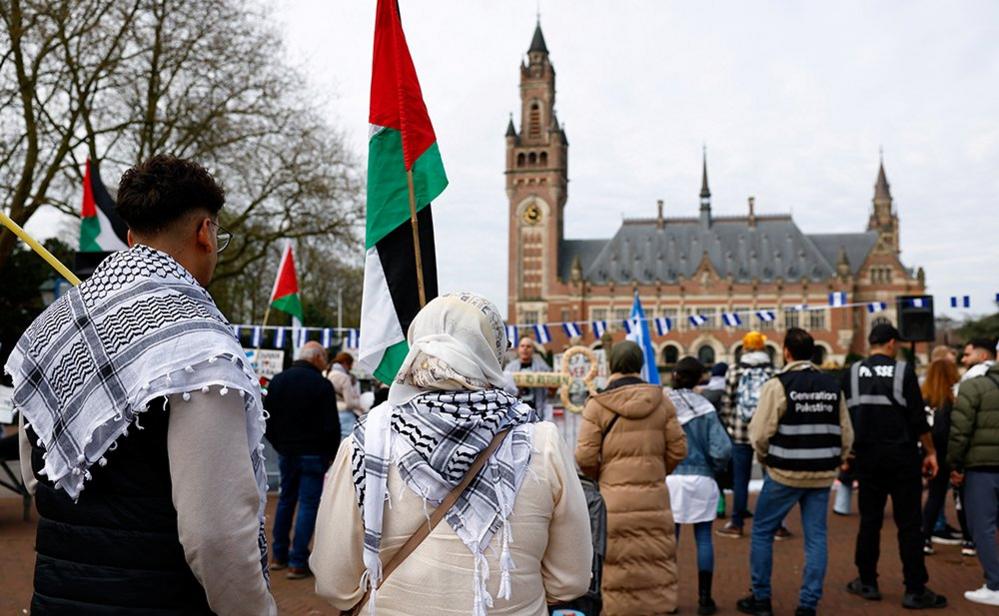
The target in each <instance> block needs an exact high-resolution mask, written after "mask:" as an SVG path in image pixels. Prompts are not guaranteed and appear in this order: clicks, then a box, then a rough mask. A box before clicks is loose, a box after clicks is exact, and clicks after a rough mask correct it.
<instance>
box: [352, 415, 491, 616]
mask: <svg viewBox="0 0 999 616" xmlns="http://www.w3.org/2000/svg"><path fill="white" fill-rule="evenodd" d="M509 432H510V428H507V429H506V430H501V431H499V432H497V433H496V436H494V437H493V440H492V441H491V442H490V443H489V446H488V447H486V448H485V449H483V450H482V452H481V453H479V456H478V457H477V458H475V461H474V462H472V466H470V467H469V468H468V472H467V473H465V476H464V478H462V480H461V482H460V483H459V484H458V485H456V486H455V487H454V489H453V490H451V491H450V492H449V493H448V495H447V496H445V497H444V500H442V501H441V504H440V505H438V506H437V508H436V509H434V512H433V513H431V514H430V520H429V522H428V523H427V524H420V526H419V528H417V529H416V532H414V533H413V534H412V535H411V536H410V537H409V539H407V540H406V543H404V544H402V547H401V548H399V551H397V552H396V553H395V554H394V555H393V556H392V558H391V559H389V561H388V562H387V563H386V564H385V566H384V567H383V568H382V579H381V581H380V582H379V583H378V587H379V588H381V586H382V584H384V583H385V580H387V579H388V576H390V575H392V572H393V571H395V570H396V568H397V567H398V566H399V565H401V564H402V562H403V561H404V560H406V558H407V557H408V556H409V555H410V554H412V553H413V552H414V551H415V550H416V548H418V547H419V546H420V544H421V543H423V540H424V539H426V538H427V537H429V536H430V533H431V532H433V530H434V528H436V527H437V525H438V524H440V522H441V520H443V519H444V516H445V515H447V512H448V511H450V510H451V507H453V506H454V504H455V503H456V502H458V498H459V497H460V496H461V494H462V492H464V491H465V488H467V487H468V486H469V485H470V484H471V483H472V481H473V480H474V479H475V477H476V475H478V474H479V471H480V470H482V467H483V466H484V465H485V464H486V460H488V459H489V456H491V455H493V453H494V452H495V451H496V450H497V449H499V446H500V444H501V443H502V442H503V438H504V437H506V435H507V433H509ZM370 596H371V589H370V588H369V589H368V590H367V591H365V593H364V596H362V597H361V600H360V601H358V602H357V603H356V604H355V605H354V607H352V608H351V609H350V611H348V612H346V613H347V614H349V615H350V616H354V615H355V614H359V613H360V612H361V610H362V609H364V606H365V605H366V604H367V603H368V598H369V597H370Z"/></svg>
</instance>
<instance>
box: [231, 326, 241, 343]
mask: <svg viewBox="0 0 999 616" xmlns="http://www.w3.org/2000/svg"><path fill="white" fill-rule="evenodd" d="M241 333H242V332H241V331H240V328H239V325H233V326H232V335H233V336H236V340H239V335H240V334H241Z"/></svg>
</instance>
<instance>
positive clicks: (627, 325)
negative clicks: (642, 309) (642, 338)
mask: <svg viewBox="0 0 999 616" xmlns="http://www.w3.org/2000/svg"><path fill="white" fill-rule="evenodd" d="M621 326H622V327H624V333H625V334H630V333H631V332H633V331H635V322H634V321H632V320H631V319H628V320H627V321H621Z"/></svg>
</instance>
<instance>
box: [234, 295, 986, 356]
mask: <svg viewBox="0 0 999 616" xmlns="http://www.w3.org/2000/svg"><path fill="white" fill-rule="evenodd" d="M847 299H848V298H847V294H846V293H845V292H843V291H835V292H832V293H830V294H829V301H828V303H827V304H824V305H809V304H797V305H794V306H788V307H787V308H786V309H788V310H794V311H796V312H808V311H812V310H825V309H826V308H856V307H863V308H865V309H866V310H867V312H868V313H870V314H877V313H879V312H884V311H885V310H887V309H888V303H887V302H856V303H850V302H848V301H847ZM949 300H950V301H949V305H950V307H951V308H971V296H969V295H953V296H950V298H949ZM995 301H996V303H997V304H999V293H996V297H995ZM908 302H909V303H910V305H911V306H912V307H914V308H925V307H926V305H927V304H928V303H929V302H928V298H927V297H926V296H924V297H915V298H910V299H909V300H908ZM753 317H755V318H756V319H758V320H759V321H760V322H761V323H773V322H774V321H776V320H777V313H776V312H775V311H773V310H753V309H746V310H734V311H732V312H722V313H721V322H722V324H724V325H725V326H726V327H741V326H742V325H743V323H746V322H747V320H750V319H752V318H753ZM686 319H687V323H688V324H689V325H690V326H691V327H693V328H695V329H696V328H700V327H703V326H704V325H706V324H708V323H709V321H710V319H709V318H708V317H706V316H704V315H700V314H692V315H689V316H687V317H686ZM639 321H640V319H627V320H622V321H621V326H622V327H623V328H624V330H625V332H626V333H629V334H630V333H631V332H632V330H633V329H634V328H635V327H638V326H639V324H640V323H639ZM644 321H646V322H647V323H649V325H650V326H651V327H654V328H655V332H656V335H658V336H659V337H660V338H661V337H664V336H666V335H668V334H669V333H670V332H671V331H673V330H674V329H675V328H676V325H677V324H676V323H675V322H674V320H673V319H671V318H669V317H646V318H645V319H644ZM608 323H610V321H607V320H599V321H590V322H588V323H581V322H578V321H555V322H550V323H528V324H521V323H517V324H509V325H507V326H506V334H507V338H508V339H509V340H510V341H511V344H513V345H514V346H516V345H517V343H518V342H519V341H520V333H521V332H524V331H529V332H531V333H532V334H533V336H534V339H535V340H536V341H537V342H538V343H539V344H549V343H550V342H551V341H552V333H551V332H552V328H561V329H562V332H563V333H565V335H566V337H567V338H570V339H572V338H582V337H583V336H584V328H588V329H589V330H590V332H591V333H592V334H593V336H594V338H601V337H602V336H603V335H604V333H606V332H607V330H608V328H609V326H608ZM232 328H233V333H235V334H236V337H240V336H241V335H242V333H243V332H244V331H247V330H249V332H250V342H251V345H252V346H254V347H258V348H259V347H262V346H263V345H262V344H261V343H262V342H263V334H264V331H265V330H273V331H274V335H273V336H272V338H271V347H272V348H275V349H280V348H283V347H284V346H285V343H286V341H287V339H288V337H289V336H290V335H297V336H298V338H297V340H295V342H296V346H302V345H303V344H305V343H306V342H307V341H308V340H310V339H312V338H313V336H314V335H316V333H317V332H318V340H319V341H320V342H321V343H322V345H323V346H324V347H332V346H333V342H334V339H335V338H339V340H340V343H341V344H342V345H343V347H344V348H347V349H351V350H356V349H358V348H359V347H360V332H359V331H358V330H357V328H351V327H296V328H292V327H290V326H282V325H266V326H263V325H233V326H232Z"/></svg>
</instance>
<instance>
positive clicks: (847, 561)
mask: <svg viewBox="0 0 999 616" xmlns="http://www.w3.org/2000/svg"><path fill="white" fill-rule="evenodd" d="M270 505H271V507H270V508H271V509H273V499H272V501H271V503H270ZM890 519H891V518H890V516H889V517H888V520H889V521H887V522H886V527H885V532H884V533H883V536H882V561H881V563H882V566H881V576H882V577H881V590H882V592H883V593H884V595H885V600H884V601H882V602H881V603H866V602H864V601H862V600H860V599H858V598H856V597H853V596H852V595H848V594H847V593H846V591H845V590H844V589H843V588H844V586H845V585H846V583H847V582H848V581H849V580H850V579H852V578H853V577H854V576H855V569H854V567H853V564H852V560H853V556H852V554H853V542H854V536H855V535H854V533H855V531H856V524H857V518H856V516H853V517H849V518H841V517H839V516H830V541H829V550H830V559H829V573H828V575H827V577H826V596H825V598H824V599H823V600H822V603H821V605H820V608H821V609H822V612H823V613H825V614H839V613H847V614H863V615H880V614H898V613H900V612H901V611H902V610H901V606H900V603H899V602H900V601H901V595H902V586H901V575H900V565H899V562H898V557H897V547H896V545H897V544H896V541H895V537H894V525H893V524H892V523H891V521H890ZM788 526H789V528H790V529H791V530H792V532H794V533H796V535H797V536H796V538H795V539H792V540H791V541H787V542H783V543H778V544H777V545H776V546H775V554H774V557H775V562H776V564H777V566H776V568H775V569H776V570H775V574H774V583H775V588H774V591H775V605H774V607H775V609H776V611H777V614H791V613H793V612H794V608H795V606H796V604H797V589H798V584H799V582H800V579H801V578H800V576H801V566H802V560H803V559H802V554H801V550H802V545H801V539H800V534H798V533H799V532H800V520H799V519H798V516H797V515H796V514H792V515H791V516H790V517H789V519H788ZM34 529H35V527H34V524H33V523H25V522H22V521H21V501H20V499H17V498H8V497H0V589H2V590H0V615H7V614H22V613H27V611H26V608H27V606H28V604H29V601H30V595H31V577H32V567H33V563H34V553H33V551H32V546H33V543H34V532H35V530H34ZM748 551H749V540H748V538H746V539H741V540H732V539H723V538H720V537H716V538H715V558H716V562H717V564H716V572H715V589H716V590H715V599H716V600H717V601H718V603H719V606H720V607H721V608H722V609H721V613H729V614H734V613H736V612H735V608H734V605H735V601H736V599H738V598H739V597H740V596H742V595H744V594H745V592H746V588H747V587H748V585H749V576H748V571H747V569H748V564H747V563H748ZM694 563H695V556H694V549H693V541H692V537H691V535H690V533H689V532H687V533H685V534H684V535H683V537H682V539H681V546H680V571H681V575H680V588H681V590H680V613H681V614H693V613H695V609H694V608H695V606H696V600H697V574H696V567H695V565H694ZM927 564H928V567H929V570H930V586H931V587H932V588H933V589H935V590H937V591H938V592H943V593H945V594H947V595H948V597H949V599H950V601H951V608H950V609H948V610H947V612H948V613H958V614H988V613H996V612H995V611H990V610H988V609H985V608H982V607H980V606H976V605H974V604H971V603H968V602H967V601H965V600H964V598H963V596H962V593H963V592H964V591H965V590H968V589H971V588H977V587H978V586H980V585H981V573H980V569H979V566H978V561H977V560H976V559H974V558H963V559H962V558H961V555H960V551H959V548H958V547H956V546H954V547H952V546H941V547H938V551H937V554H936V555H934V556H931V557H928V558H927ZM274 594H275V596H276V597H277V600H278V606H279V608H280V612H281V613H282V614H307V615H321V614H323V615H324V614H334V613H335V612H334V610H333V609H332V608H330V607H329V606H327V605H326V604H325V603H324V602H323V601H321V600H320V599H318V598H317V597H316V596H315V595H314V594H313V592H312V582H311V581H310V580H301V581H290V580H287V579H285V578H284V576H282V575H279V574H275V576H274Z"/></svg>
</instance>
